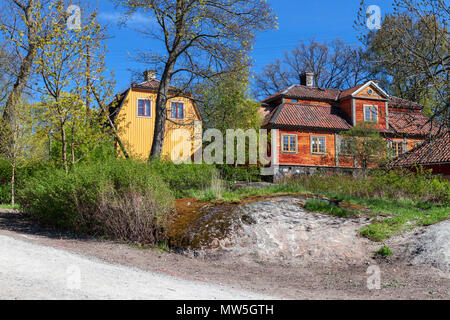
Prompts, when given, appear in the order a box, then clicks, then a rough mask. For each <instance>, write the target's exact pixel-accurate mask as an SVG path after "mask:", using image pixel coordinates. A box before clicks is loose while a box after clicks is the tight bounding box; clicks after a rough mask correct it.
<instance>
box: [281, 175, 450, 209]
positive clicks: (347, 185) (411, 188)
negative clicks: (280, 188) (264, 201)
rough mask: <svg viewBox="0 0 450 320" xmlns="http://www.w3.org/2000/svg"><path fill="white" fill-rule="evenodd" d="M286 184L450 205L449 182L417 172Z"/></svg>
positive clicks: (305, 178)
mask: <svg viewBox="0 0 450 320" xmlns="http://www.w3.org/2000/svg"><path fill="white" fill-rule="evenodd" d="M286 183H289V184H293V185H301V186H303V187H304V188H305V189H307V190H309V191H311V192H319V193H324V194H334V195H342V196H346V197H357V198H385V199H390V200H398V199H405V198H406V199H410V200H412V201H414V202H422V203H427V202H433V203H444V204H449V203H450V182H449V181H447V180H445V179H443V178H441V177H439V176H433V175H431V174H430V172H426V171H422V170H419V171H418V172H417V173H414V172H411V171H409V170H374V171H372V172H371V173H370V175H369V176H368V177H360V178H355V177H353V176H350V175H313V176H300V177H296V178H293V179H291V180H289V181H287V182H286Z"/></svg>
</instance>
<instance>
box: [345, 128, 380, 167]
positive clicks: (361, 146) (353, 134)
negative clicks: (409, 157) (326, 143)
mask: <svg viewBox="0 0 450 320" xmlns="http://www.w3.org/2000/svg"><path fill="white" fill-rule="evenodd" d="M341 136H342V137H343V138H344V140H345V142H346V143H345V145H346V154H349V155H350V156H352V157H353V158H354V159H355V161H356V162H357V164H358V165H359V166H361V168H363V170H364V171H365V170H367V168H369V166H370V165H379V164H381V163H383V162H384V161H385V159H386V155H387V143H386V140H385V139H383V137H382V136H381V134H380V133H379V131H378V130H376V129H375V128H374V125H373V124H370V123H365V122H361V123H357V124H356V126H354V127H352V128H351V129H350V130H348V131H344V132H342V133H341Z"/></svg>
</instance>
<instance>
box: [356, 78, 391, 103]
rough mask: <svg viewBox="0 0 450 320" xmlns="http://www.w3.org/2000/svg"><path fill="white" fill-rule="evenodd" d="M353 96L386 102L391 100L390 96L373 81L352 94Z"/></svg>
mask: <svg viewBox="0 0 450 320" xmlns="http://www.w3.org/2000/svg"><path fill="white" fill-rule="evenodd" d="M352 96H353V97H355V98H364V99H377V100H381V99H383V100H386V99H388V98H389V95H388V94H387V93H386V92H384V90H383V89H381V88H380V87H379V86H378V85H377V84H376V83H375V82H373V81H369V82H367V83H366V84H365V85H363V86H361V87H360V88H359V89H357V90H356V91H354V92H353V93H352Z"/></svg>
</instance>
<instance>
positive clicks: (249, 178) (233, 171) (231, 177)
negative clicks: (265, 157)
mask: <svg viewBox="0 0 450 320" xmlns="http://www.w3.org/2000/svg"><path fill="white" fill-rule="evenodd" d="M217 169H218V170H219V171H220V175H221V176H222V179H224V180H226V181H230V182H235V181H244V182H259V181H261V176H260V172H261V171H260V167H259V166H256V165H252V166H238V167H236V166H232V165H225V164H224V165H218V166H217Z"/></svg>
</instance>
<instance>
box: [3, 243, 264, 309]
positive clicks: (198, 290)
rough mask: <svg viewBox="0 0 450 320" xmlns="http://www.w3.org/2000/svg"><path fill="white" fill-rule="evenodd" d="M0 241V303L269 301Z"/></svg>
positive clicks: (70, 254)
mask: <svg viewBox="0 0 450 320" xmlns="http://www.w3.org/2000/svg"><path fill="white" fill-rule="evenodd" d="M268 298H269V297H267V296H262V295H257V294H253V293H249V292H243V291H238V290H234V289H230V288H226V287H222V286H217V285H211V284H207V283H203V282H199V281H191V280H186V279H182V278H178V277H176V276H173V277H172V276H169V275H165V274H160V273H157V272H147V271H142V270H139V269H136V268H130V267H125V266H122V265H113V264H107V263H105V262H102V261H100V260H96V259H92V258H87V257H83V256H80V255H76V254H73V253H70V252H67V251H65V250H62V249H55V248H52V247H47V246H43V245H40V244H35V243H29V242H25V241H20V240H16V239H14V238H11V237H9V236H3V235H0V299H127V300H138V299H152V300H153V299H161V300H165V299H181V300H184V299H208V300H213V299H268Z"/></svg>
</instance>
